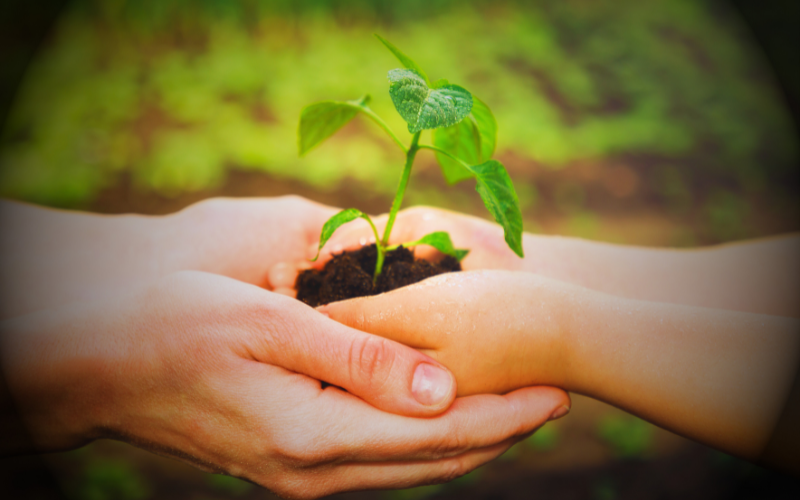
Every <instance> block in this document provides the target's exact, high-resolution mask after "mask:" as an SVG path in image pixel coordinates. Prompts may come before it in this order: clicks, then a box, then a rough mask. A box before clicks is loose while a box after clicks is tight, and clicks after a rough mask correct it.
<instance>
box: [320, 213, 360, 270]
mask: <svg viewBox="0 0 800 500" xmlns="http://www.w3.org/2000/svg"><path fill="white" fill-rule="evenodd" d="M359 217H360V218H362V219H365V220H366V221H367V222H369V223H370V225H372V220H371V219H370V218H369V215H367V214H365V213H364V212H362V211H360V210H357V209H355V208H347V209H345V210H342V211H341V212H339V213H338V214H336V215H334V216H333V217H331V218H330V219H328V220H327V221H326V222H325V224H324V225H323V226H322V233H320V235H319V248H318V249H317V255H316V256H314V258H313V259H311V262H314V261H316V260H317V259H318V258H319V254H320V252H321V251H322V247H324V246H325V243H327V242H328V240H329V239H331V236H333V233H334V231H336V230H337V229H339V226H341V225H342V224H347V223H348V222H350V221H354V220H356V219H358V218H359Z"/></svg>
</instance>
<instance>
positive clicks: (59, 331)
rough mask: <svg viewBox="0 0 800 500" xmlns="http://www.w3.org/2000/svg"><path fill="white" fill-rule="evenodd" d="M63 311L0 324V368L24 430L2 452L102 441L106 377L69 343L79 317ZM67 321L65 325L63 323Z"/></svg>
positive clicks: (89, 357) (63, 448) (71, 445)
mask: <svg viewBox="0 0 800 500" xmlns="http://www.w3.org/2000/svg"><path fill="white" fill-rule="evenodd" d="M62 311H65V310H64V309H62V310H60V311H59V312H43V313H34V314H31V315H28V316H23V317H18V318H14V319H12V320H8V321H4V322H3V323H2V324H1V325H0V356H2V357H1V358H0V364H2V369H3V375H4V378H5V381H6V384H7V388H8V392H9V394H8V395H9V397H10V399H11V402H12V404H13V406H14V408H15V409H16V412H17V414H18V416H19V418H20V420H21V421H22V423H23V424H24V426H25V428H26V430H27V431H28V436H29V439H30V441H27V440H18V442H17V443H15V446H13V447H14V448H15V449H8V447H4V448H5V449H4V450H3V451H5V452H6V453H10V454H18V453H29V452H50V451H62V450H68V449H72V448H76V447H78V446H81V445H83V444H86V443H88V442H90V441H91V440H93V439H96V438H98V437H100V436H99V435H98V431H97V429H99V427H100V426H99V425H98V423H99V421H100V420H99V419H97V418H96V416H97V413H98V411H97V410H98V408H96V407H87V406H86V405H87V404H97V403H98V402H100V401H103V396H100V397H97V394H103V392H104V391H103V389H102V387H101V386H102V385H103V383H104V378H103V376H102V373H101V371H100V370H97V366H96V363H94V362H93V359H92V357H91V356H85V355H81V349H80V346H77V345H74V342H73V341H72V339H73V337H74V334H75V332H74V330H75V329H76V325H77V324H78V323H79V319H78V318H77V317H76V316H74V315H69V316H71V317H69V318H62V317H61V316H63V313H62ZM64 319H66V321H64Z"/></svg>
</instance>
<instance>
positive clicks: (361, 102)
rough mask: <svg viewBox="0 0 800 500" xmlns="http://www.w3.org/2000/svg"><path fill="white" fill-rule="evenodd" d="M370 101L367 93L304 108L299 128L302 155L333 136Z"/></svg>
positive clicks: (298, 134)
mask: <svg viewBox="0 0 800 500" xmlns="http://www.w3.org/2000/svg"><path fill="white" fill-rule="evenodd" d="M369 101H370V97H369V96H368V95H365V96H363V97H361V98H360V99H356V100H353V101H322V102H317V103H314V104H310V105H308V106H306V107H305V108H303V111H301V112H300V125H299V126H298V128H297V147H298V149H299V151H300V156H303V155H304V154H306V153H308V152H309V151H310V150H311V149H313V148H314V146H316V145H317V144H319V143H320V142H322V141H324V140H325V139H327V138H328V137H330V136H332V135H333V134H334V133H335V132H336V131H337V130H339V129H340V128H342V127H343V126H344V125H345V124H346V123H347V122H349V121H350V120H352V119H353V118H354V117H355V116H356V115H357V114H358V112H359V111H361V110H363V109H364V108H365V107H366V105H367V103H369Z"/></svg>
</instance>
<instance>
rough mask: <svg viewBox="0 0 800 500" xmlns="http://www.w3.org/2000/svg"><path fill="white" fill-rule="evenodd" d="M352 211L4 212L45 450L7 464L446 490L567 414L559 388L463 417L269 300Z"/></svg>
mask: <svg viewBox="0 0 800 500" xmlns="http://www.w3.org/2000/svg"><path fill="white" fill-rule="evenodd" d="M333 212H335V209H332V208H330V207H323V206H320V205H317V204H313V203H310V202H308V201H305V200H302V199H299V198H296V197H287V198H278V199H273V200H244V201H234V200H215V201H210V202H204V203H201V204H199V205H197V206H194V207H190V208H189V209H187V210H185V211H183V212H180V213H178V214H175V215H173V216H167V217H153V218H150V217H138V216H123V217H118V216H92V215H87V214H76V213H70V212H61V211H51V210H44V209H39V208H35V207H31V206H21V205H18V204H13V203H4V204H3V205H2V206H1V207H0V215H2V222H3V229H4V239H3V245H4V246H3V254H2V267H1V268H0V269H2V277H3V315H4V321H3V322H2V323H0V326H2V335H1V336H0V348H1V349H0V352H1V353H2V366H3V371H4V374H5V379H6V382H7V384H8V386H9V388H10V390H11V394H12V395H13V396H14V399H15V402H16V406H17V409H18V411H19V413H20V414H21V416H22V418H23V420H24V422H25V424H26V426H27V428H28V430H29V432H30V434H31V439H32V440H33V442H32V443H30V442H27V441H25V440H22V439H19V436H8V437H7V439H6V438H5V437H4V440H3V449H2V451H3V453H4V454H14V453H20V452H30V451H59V450H66V449H71V448H75V447H78V446H81V445H83V444H86V443H88V442H91V441H92V440H95V439H99V438H112V439H119V440H122V441H127V442H130V443H132V444H135V445H137V446H140V447H143V448H145V449H148V450H151V451H153V452H155V453H159V454H163V455H167V456H171V457H175V458H178V459H181V460H184V461H187V462H189V463H191V464H194V465H196V466H198V467H200V468H202V469H204V470H210V471H215V472H223V473H227V474H231V475H234V476H237V477H242V478H246V479H248V480H250V481H253V482H255V483H258V484H261V485H263V486H265V487H268V488H270V489H272V490H273V491H275V492H277V493H279V494H281V495H283V496H287V497H295V498H316V497H319V496H323V495H328V494H331V493H336V492H340V491H347V490H354V489H367V488H398V487H410V486H414V485H419V484H429V483H435V482H442V481H447V480H449V479H452V478H454V477H457V476H459V475H461V474H464V473H466V472H468V471H469V470H472V469H473V468H475V467H477V466H479V465H481V464H483V463H485V462H486V461H489V460H491V459H493V458H494V457H496V456H498V455H500V454H501V453H503V452H504V451H505V450H506V449H508V447H510V446H512V445H513V444H514V443H515V442H517V441H518V440H519V439H522V438H524V437H525V436H526V435H528V434H530V433H531V432H532V431H534V430H535V429H536V428H537V427H539V426H541V425H542V424H543V423H544V422H546V421H547V420H548V419H550V418H556V417H558V416H561V415H563V414H564V413H565V410H566V409H568V408H569V397H568V396H567V394H566V393H564V392H563V391H562V390H560V389H555V388H548V387H539V388H527V389H521V390H518V391H514V392H512V393H509V394H506V395H504V396H496V395H480V396H471V397H465V398H458V399H455V400H454V398H455V394H456V385H455V381H454V379H453V376H452V374H451V373H450V372H449V371H447V370H446V369H445V368H444V367H443V366H442V365H441V364H440V363H439V362H437V361H436V360H435V359H433V358H431V357H429V356H427V355H425V354H423V353H420V352H418V351H415V350H413V349H411V348H409V347H406V346H403V345H401V344H399V343H396V342H394V341H391V340H388V339H383V338H380V337H377V336H372V335H368V334H365V333H363V332H359V331H357V330H354V329H352V328H349V327H346V326H344V325H341V324H339V323H337V322H334V321H333V320H331V319H329V318H327V317H325V316H324V315H323V314H320V313H319V312H317V311H315V310H313V309H312V308H309V307H307V306H305V305H303V304H301V303H299V302H297V301H294V300H292V299H289V298H287V297H284V296H282V295H280V294H277V293H274V292H273V291H269V290H265V289H264V288H261V287H259V286H256V285H264V284H267V283H268V282H269V281H270V280H271V279H272V278H274V277H275V276H276V275H277V276H278V277H280V272H276V271H275V270H274V269H273V268H275V267H277V268H278V271H280V269H281V266H280V265H278V263H279V262H281V261H290V262H291V261H299V260H302V258H303V257H304V256H305V252H306V250H307V247H308V245H309V244H310V243H311V242H313V241H314V239H315V238H316V237H317V234H316V233H318V231H319V228H320V226H321V224H322V222H323V221H324V220H325V219H326V218H327V217H328V216H330V214H331V213H333ZM319 380H325V381H327V382H330V383H331V384H334V386H329V387H326V388H325V389H323V388H322V387H321V385H320V382H319ZM335 386H338V387H340V388H342V389H344V390H342V389H339V388H337V387H335ZM345 390H346V391H347V392H345ZM31 446H32V447H33V448H31Z"/></svg>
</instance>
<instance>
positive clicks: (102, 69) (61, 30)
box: [0, 0, 797, 237]
mask: <svg viewBox="0 0 800 500" xmlns="http://www.w3.org/2000/svg"><path fill="white" fill-rule="evenodd" d="M373 32H380V33H382V34H383V35H385V36H386V37H387V38H389V39H390V40H392V41H393V42H394V43H396V44H397V45H398V46H400V47H402V48H403V49H404V51H406V52H407V53H408V54H410V55H412V56H413V57H414V58H415V59H416V60H417V61H418V62H419V63H420V64H421V65H422V66H423V67H424V68H426V69H427V71H428V72H429V73H430V74H431V76H432V77H433V78H437V75H444V74H446V75H448V76H450V77H451V78H450V80H451V81H453V82H454V83H460V84H463V85H465V86H467V87H468V88H469V89H470V90H472V91H473V92H474V93H475V94H476V95H477V96H479V97H480V98H481V99H482V100H484V101H485V102H487V103H488V104H489V105H490V106H491V107H492V109H493V111H494V112H495V114H496V117H497V120H498V123H499V130H500V131H499V144H498V156H500V157H501V158H502V157H503V156H504V155H506V156H509V155H512V156H513V158H515V159H516V160H518V163H519V162H522V163H523V164H524V165H531V166H536V167H537V168H538V167H541V168H545V169H560V168H563V167H565V166H568V165H571V164H573V163H575V162H580V161H585V160H593V161H594V160H603V159H606V158H614V157H620V156H623V155H649V156H650V157H655V158H658V161H657V162H656V165H655V167H654V168H655V170H657V172H655V173H654V177H653V179H654V180H653V184H654V190H655V191H656V192H657V193H659V196H661V197H663V199H664V200H666V203H667V204H668V206H669V209H670V210H674V211H676V212H680V211H681V210H688V209H689V207H692V206H694V204H695V203H705V205H703V206H705V209H704V210H705V213H706V215H707V218H708V220H709V223H710V224H713V225H714V227H715V228H718V231H719V234H720V237H722V236H725V237H735V236H736V235H737V234H740V232H741V228H740V227H738V226H737V224H740V222H737V221H738V219H736V218H737V217H740V216H742V214H746V213H747V210H748V208H747V206H743V205H742V203H740V200H738V199H737V196H738V194H737V193H741V192H752V191H759V190H761V191H763V190H764V189H766V188H767V187H769V185H770V183H776V182H778V183H779V182H780V180H781V179H783V178H785V177H786V176H791V175H795V174H794V173H793V170H792V169H793V164H794V161H795V158H796V154H797V151H796V143H795V140H794V137H793V135H792V127H791V124H790V123H789V118H788V116H787V115H786V112H785V110H784V109H783V107H782V104H781V102H780V99H779V97H778V96H777V94H776V91H775V87H774V85H773V82H772V80H771V77H770V76H769V75H770V73H769V71H768V70H767V69H766V68H765V67H764V65H763V62H762V60H761V59H760V57H759V56H758V54H756V53H755V52H754V51H753V50H752V47H751V45H750V43H749V41H748V40H749V39H748V37H747V34H746V30H744V29H743V27H742V26H741V25H740V23H739V20H738V19H737V18H736V17H735V15H733V13H732V12H731V11H730V10H729V9H727V8H724V5H722V4H719V3H718V2H714V1H690V0H682V1H666V0H659V1H654V2H647V3H642V2H635V1H633V0H624V1H619V0H618V1H611V0H603V1H595V2H585V1H583V0H568V1H540V2H535V3H530V2H523V1H512V0H500V1H492V2H490V1H483V0H471V1H469V0H461V1H455V0H413V1H404V2H390V1H381V0H356V1H349V2H339V1H334V0H305V1H290V0H249V1H247V0H242V1H239V2H232V1H222V0H195V1H188V0H139V1H136V2H133V1H125V0H76V1H74V2H72V3H71V4H70V7H69V8H68V9H67V10H66V11H65V13H64V14H63V16H62V17H61V19H60V21H59V22H58V23H57V25H56V27H55V29H54V32H53V34H52V36H51V37H50V38H49V39H48V40H47V43H45V44H44V46H43V48H42V50H41V53H40V55H39V56H38V57H37V58H36V59H35V61H34V62H33V64H32V65H31V67H30V68H29V71H28V72H27V75H26V77H25V79H24V84H23V86H22V88H21V89H20V92H19V94H18V99H17V100H16V102H15V104H14V108H13V110H12V113H11V116H10V117H9V120H8V122H7V124H6V127H5V129H4V131H3V136H2V154H1V155H0V195H3V196H10V197H14V198H19V199H24V200H29V201H34V202H40V203H45V204H50V205H61V206H71V205H73V206H74V205H80V204H85V203H86V202H87V201H88V200H91V199H92V198H93V197H94V196H95V195H96V194H97V193H98V192H99V191H100V190H101V189H103V188H104V187H107V186H110V185H113V184H114V183H116V182H118V180H119V179H120V176H121V175H122V174H125V175H130V176H131V179H132V181H133V184H134V186H135V187H136V188H138V189H142V190H145V191H149V190H153V191H155V192H158V193H161V194H164V195H168V196H169V195H176V194H179V193H181V192H184V191H191V190H198V189H203V188H209V187H214V186H218V185H220V183H222V182H223V181H224V180H225V178H226V171H227V170H228V169H230V168H235V169H242V170H251V171H252V170H255V171H261V172H266V173H268V174H270V175H273V176H275V177H278V178H292V179H297V180H300V181H302V182H305V183H307V184H309V185H310V186H312V187H313V188H315V189H318V190H333V189H336V188H337V187H338V186H339V185H340V183H341V182H342V181H343V180H345V179H354V180H355V181H357V182H359V183H360V185H362V186H364V189H369V190H373V191H375V192H378V193H391V192H392V191H393V190H394V188H395V183H396V182H397V178H398V176H399V173H400V168H401V163H402V158H401V156H400V154H399V152H397V151H394V150H393V149H392V147H391V144H390V143H389V142H388V139H386V138H384V137H382V134H381V133H380V131H379V130H377V129H376V128H375V127H373V126H372V124H370V123H367V122H363V121H357V122H356V123H354V124H353V125H351V126H348V127H346V128H345V130H343V131H342V132H340V133H339V134H338V135H337V136H335V138H334V139H335V140H332V141H330V142H329V143H327V144H325V145H324V146H322V147H320V148H319V150H318V151H315V152H313V153H312V154H309V155H308V157H306V158H304V159H303V160H302V161H301V160H300V159H299V158H298V157H297V151H296V144H295V141H296V139H295V130H296V127H297V121H298V116H299V111H300V109H301V108H302V106H304V105H305V104H307V103H308V102H312V101H314V100H321V99H352V98H356V97H358V96H359V95H361V94H362V93H363V92H364V91H365V90H366V91H368V92H370V93H371V94H372V95H373V97H374V105H373V108H374V109H375V110H376V112H378V113H379V114H381V115H382V116H384V117H386V118H387V121H388V123H389V124H390V126H392V128H393V129H394V130H395V131H396V132H397V133H398V135H400V136H401V137H402V138H406V137H405V134H407V132H406V129H405V126H404V125H403V122H402V119H400V117H399V116H398V115H397V114H396V113H395V112H394V110H393V108H392V105H391V101H390V100H389V97H388V92H387V89H388V84H387V82H386V72H387V71H388V70H389V69H392V68H394V67H396V66H397V62H396V61H395V60H394V59H393V58H392V56H391V55H390V54H389V53H388V52H387V51H386V50H385V49H384V48H383V47H382V46H381V45H380V44H379V43H378V42H377V41H376V40H374V38H373V37H372V33H373ZM687 158H690V159H691V161H687V160H686V159H687ZM698 165H699V167H698ZM626 175H627V176H628V177H625V176H626ZM512 176H514V172H512ZM626 179H628V180H626ZM630 179H633V180H632V181H631V180H630ZM614 182H616V184H613V185H610V187H609V189H610V190H611V191H612V192H614V190H617V191H619V192H620V193H622V195H624V194H625V192H626V190H628V191H630V189H635V188H636V177H633V178H631V177H630V175H629V174H626V173H625V172H621V174H620V176H618V179H617V181H614ZM631 182H633V184H631ZM626 183H627V184H626ZM707 185H714V186H722V187H721V189H725V191H720V192H718V193H715V194H713V195H712V196H710V197H709V198H708V199H707V200H705V197H703V200H700V199H699V198H700V197H699V196H698V195H697V194H696V191H697V190H698V189H699V188H700V187H703V186H707ZM631 186H633V188H631ZM698 186H699V187H698ZM523 191H524V192H523V193H522V194H523V195H524V193H525V192H528V194H530V196H527V195H524V196H521V198H522V202H523V203H524V204H528V205H529V206H530V205H532V204H533V203H534V202H535V201H536V200H537V199H538V198H537V192H536V190H535V189H533V188H532V187H531V188H530V189H527V190H523ZM412 192H413V190H412ZM731 196H732V197H733V198H732V197H731ZM555 198H556V203H557V205H558V206H559V207H560V209H561V210H563V211H565V212H567V213H569V214H573V215H571V216H572V217H574V218H575V224H577V225H578V226H579V227H578V229H580V230H581V231H583V232H586V233H591V232H592V221H591V217H588V218H587V217H586V216H585V213H584V212H585V211H584V205H585V203H586V193H585V192H584V191H583V188H582V186H581V185H580V184H579V183H572V184H570V183H568V182H567V183H564V184H563V186H560V187H559V190H558V192H557V193H556V194H555ZM732 200H733V201H732ZM417 201H419V200H417Z"/></svg>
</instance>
